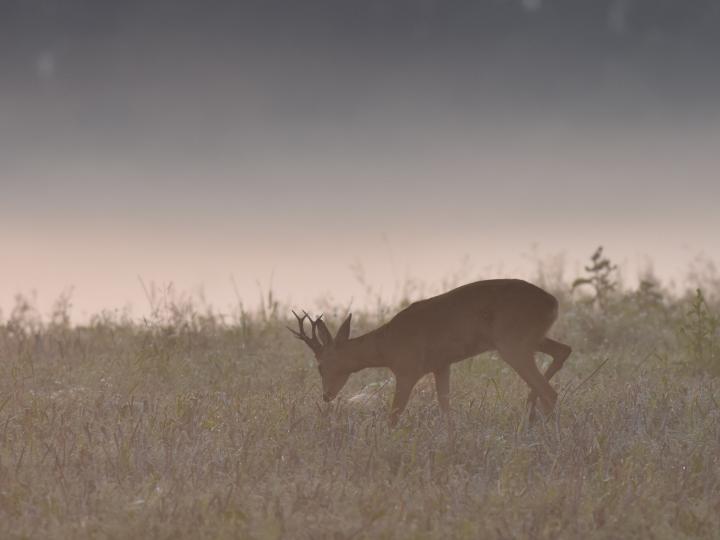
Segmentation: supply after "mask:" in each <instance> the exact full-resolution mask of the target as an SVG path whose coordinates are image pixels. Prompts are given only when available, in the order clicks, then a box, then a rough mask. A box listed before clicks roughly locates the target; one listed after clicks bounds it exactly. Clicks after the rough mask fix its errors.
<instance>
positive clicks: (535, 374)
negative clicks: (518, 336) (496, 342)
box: [498, 346, 557, 415]
mask: <svg viewBox="0 0 720 540" xmlns="http://www.w3.org/2000/svg"><path fill="white" fill-rule="evenodd" d="M498 351H499V352H500V356H502V358H503V360H505V361H506V362H507V363H508V364H510V366H511V367H512V368H513V369H514V370H515V371H517V373H518V375H520V377H521V378H522V379H523V380H524V381H525V382H526V383H527V385H528V386H529V387H530V390H531V392H534V393H535V394H536V395H537V396H539V397H540V407H541V409H542V411H543V413H544V414H545V415H549V414H550V413H551V412H552V410H553V407H554V406H555V402H556V401H557V392H555V390H553V387H552V386H550V383H548V381H547V379H546V378H545V377H543V375H542V373H540V370H539V369H538V367H537V365H536V364H535V353H534V350H533V349H532V348H529V347H524V346H521V347H517V346H513V347H502V348H498Z"/></svg>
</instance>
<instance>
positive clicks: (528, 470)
mask: <svg viewBox="0 0 720 540" xmlns="http://www.w3.org/2000/svg"><path fill="white" fill-rule="evenodd" d="M535 281H536V282H537V283H538V284H539V285H542V286H545V287H546V288H548V290H550V291H551V292H553V293H554V294H556V296H557V297H558V298H559V300H560V302H561V312H560V317H559V320H558V322H557V324H556V325H555V327H554V328H553V330H552V331H551V335H552V336H554V337H557V338H558V339H561V340H562V341H564V342H566V343H569V344H571V345H572V346H573V349H574V351H573V354H572V356H571V357H570V359H569V360H568V362H567V363H566V365H565V368H564V369H563V370H562V371H561V372H560V373H559V374H558V375H557V376H556V377H555V379H553V382H552V384H553V386H554V387H555V388H556V389H558V391H559V394H560V400H559V405H558V407H557V410H556V413H555V414H554V415H553V416H551V417H549V418H546V419H544V420H542V421H540V422H538V423H536V424H533V425H529V423H528V422H527V414H526V411H525V398H526V395H527V387H526V386H525V385H524V383H523V382H522V381H521V380H520V379H519V377H518V376H517V375H516V374H515V373H514V372H512V371H511V370H510V368H508V367H507V366H506V365H505V364H504V363H503V362H502V361H501V360H500V359H499V358H498V357H497V356H496V355H495V354H492V353H491V354H485V355H482V356H479V357H477V358H473V359H470V360H466V361H465V362H462V363H459V364H455V365H454V366H453V369H452V376H451V377H452V378H451V406H452V410H453V413H452V418H453V423H452V428H451V427H450V426H449V425H448V424H447V423H446V422H445V421H444V419H443V418H442V416H441V415H440V413H439V411H438V407H437V403H436V401H435V397H434V389H433V387H432V385H431V384H428V383H427V382H421V384H420V385H419V386H418V388H416V391H415V395H414V396H413V397H412V399H411V401H410V404H409V407H408V409H407V411H406V412H405V413H404V415H403V416H402V418H401V420H400V424H399V426H398V427H397V428H395V429H390V428H389V427H388V424H387V409H388V404H389V400H390V399H391V395H392V388H393V381H392V380H391V378H390V373H389V372H387V371H384V370H382V369H377V370H366V371H364V372H361V373H358V374H355V375H353V376H352V377H351V378H350V381H349V383H348V385H347V386H346V387H345V389H344V390H343V391H342V393H341V396H340V397H339V398H338V400H336V401H335V402H333V403H331V404H326V403H324V402H323V401H322V399H321V388H320V378H319V376H318V374H317V371H316V368H315V365H314V359H313V358H312V355H311V353H310V351H309V350H307V348H306V347H305V346H304V344H303V343H301V342H299V341H298V340H296V339H294V338H293V337H292V335H291V334H290V332H288V331H287V329H286V328H285V326H286V325H288V324H294V318H293V316H292V314H291V312H290V308H291V307H295V306H287V305H284V304H283V303H282V302H279V301H278V300H276V299H275V298H273V297H272V295H271V294H269V295H266V296H265V298H264V300H263V302H262V304H261V305H260V307H259V308H258V309H255V310H252V311H247V310H244V309H242V306H240V305H238V307H237V309H236V310H235V311H234V312H233V313H230V314H225V315H224V314H221V313H219V312H217V311H214V310H213V309H211V308H209V307H207V306H199V305H198V303H197V302H195V301H193V300H192V299H188V298H186V297H183V296H182V295H173V294H171V293H169V292H168V291H165V293H163V291H160V290H156V289H154V290H153V291H151V292H150V294H149V298H150V300H151V302H152V305H153V310H152V314H151V316H149V317H147V318H145V319H143V320H133V319H131V318H128V317H125V316H123V315H122V314H118V313H113V312H107V313H103V314H99V315H97V316H95V317H93V319H92V320H91V321H90V322H89V323H87V324H85V325H82V326H80V325H74V324H72V322H71V319H70V299H68V298H61V299H60V300H59V301H58V304H57V307H56V309H55V311H54V312H53V313H52V314H51V315H50V316H46V317H41V316H40V315H39V314H38V313H37V312H36V310H35V309H34V307H33V305H32V303H29V302H28V301H27V300H26V299H24V298H22V297H18V299H17V304H16V306H15V308H14V309H13V310H12V311H10V312H8V313H5V314H4V316H3V318H2V320H1V321H0V537H2V538H8V539H9V538H76V539H84V538H116V539H120V538H248V539H273V538H303V539H304V538H308V539H309V538H328V539H338V540H340V539H350V538H353V539H371V538H373V539H374V538H388V539H389V538H413V539H423V538H428V539H429V538H468V539H476V538H498V539H501V538H538V539H546V538H547V539H550V538H553V539H555V538H588V539H600V538H608V539H610V538H612V539H615V538H657V539H679V538H718V537H720V380H719V379H718V375H720V322H719V320H718V314H720V303H719V300H720V288H718V286H717V281H712V280H710V281H708V282H707V283H704V284H703V286H702V287H700V288H696V287H695V286H691V285H688V286H687V287H684V288H683V289H682V290H680V291H677V290H676V291H674V292H670V291H669V290H668V289H666V288H665V287H664V285H663V284H662V283H659V282H658V281H657V280H654V279H652V278H648V279H645V280H641V281H640V283H639V285H638V286H636V287H624V286H622V284H621V283H619V281H618V280H617V277H616V272H615V268H614V266H613V265H612V264H611V263H610V262H609V261H608V260H607V259H606V258H604V256H603V255H602V253H600V255H598V257H596V258H595V259H593V261H591V263H590V265H589V266H588V269H587V270H586V272H585V273H584V274H583V275H582V276H580V280H579V281H576V282H575V283H572V282H566V281H564V280H560V279H554V280H553V279H548V278H547V276H544V275H539V276H538V279H537V280H535ZM573 285H574V287H573ZM370 294H371V293H370ZM411 299H412V294H407V295H401V297H400V298H398V299H396V300H395V301H393V302H384V301H383V300H382V298H381V297H378V298H377V302H375V303H374V304H372V303H371V305H375V306H376V307H373V308H368V309H365V310H362V311H360V312H355V314H354V323H355V326H354V329H353V335H357V334H358V333H360V332H363V331H364V330H369V329H371V328H373V327H374V326H375V325H377V324H380V323H382V322H383V321H385V320H388V318H389V317H391V316H392V314H393V313H394V312H395V311H396V310H397V309H400V308H401V307H402V306H404V305H407V303H408V302H409V301H410V300H411ZM322 309H323V311H324V312H325V317H326V318H327V319H328V321H330V322H331V323H332V324H334V325H335V326H336V325H337V324H338V323H339V320H340V317H341V316H342V315H343V314H344V312H343V307H341V306H332V305H325V306H322ZM316 311H319V310H316ZM332 324H331V326H332ZM538 360H539V362H541V363H546V362H547V359H546V358H544V357H542V356H541V355H538Z"/></svg>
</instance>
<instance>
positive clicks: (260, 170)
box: [0, 0, 720, 318]
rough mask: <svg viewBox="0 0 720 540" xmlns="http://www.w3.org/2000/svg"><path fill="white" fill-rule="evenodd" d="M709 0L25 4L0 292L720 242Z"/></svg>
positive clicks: (86, 292)
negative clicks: (139, 277) (357, 265)
mask: <svg viewBox="0 0 720 540" xmlns="http://www.w3.org/2000/svg"><path fill="white" fill-rule="evenodd" d="M718 66H720V3H718V2H716V1H713V0H693V1H692V2H688V1H684V0H662V1H661V0H555V1H553V0H544V1H540V0H524V1H521V0H517V1H515V0H487V1H483V0H472V1H471V0H462V1H460V0H443V1H439V0H438V1H432V0H422V1H421V0H415V1H390V0H357V1H350V0H326V1H315V0H304V1H302V2H290V1H287V2H279V1H269V0H262V1H260V0H258V1H255V2H245V1H235V2H230V1H219V0H215V1H213V0H205V1H197V2H189V1H178V0H175V1H160V0H156V1H153V2H147V1H129V0H126V1H123V2H117V1H114V0H112V1H111V0H83V1H80V0H62V1H61V0H56V1H50V0H48V1H40V0H24V1H19V0H6V1H4V2H1V3H0V248H1V249H2V261H1V262H2V266H1V270H0V278H1V279H0V309H2V311H3V313H4V314H5V315H7V313H8V311H9V309H10V308H11V306H12V299H13V295H14V294H16V293H18V292H23V293H28V292H30V291H32V290H37V293H38V303H39V304H40V306H41V308H42V309H44V310H47V309H48V306H49V305H50V303H51V302H52V301H53V299H54V298H55V297H56V296H57V295H58V294H59V293H60V292H62V291H63V290H65V289H66V288H67V287H70V286H72V287H74V294H73V298H74V304H75V310H74V311H75V313H76V314H77V316H78V318H81V317H82V316H83V314H86V313H91V312H95V311H97V310H99V309H101V308H103V307H122V306H123V305H125V304H127V303H131V304H133V305H134V306H135V312H136V313H139V312H141V311H142V309H144V307H145V306H144V299H143V293H142V288H141V287H140V285H139V282H138V276H142V278H143V280H145V281H146V282H150V281H155V282H157V283H167V282H174V283H175V284H176V286H177V287H178V288H179V289H180V290H185V291H188V292H194V291H197V290H199V289H200V288H201V287H202V288H203V289H204V291H205V294H206V296H207V298H208V299H209V300H210V301H211V302H213V303H214V304H216V305H217V306H218V307H220V308H225V307H226V306H227V305H229V304H230V303H232V302H234V298H235V293H234V291H233V285H232V282H231V278H230V276H234V280H235V282H236V284H237V287H238V290H239V292H240V294H241V296H242V297H243V298H244V299H245V301H246V302H247V303H248V304H250V305H252V304H254V303H255V302H256V297H257V285H256V283H257V282H258V281H260V282H261V283H262V284H263V286H267V285H268V284H269V281H270V278H271V276H272V279H273V286H274V287H275V289H276V291H277V293H278V294H279V295H280V296H281V297H282V298H286V299H290V300H292V301H294V302H295V303H299V304H311V303H312V300H314V299H316V298H318V297H321V296H325V295H328V294H332V295H333V296H334V297H335V298H336V299H337V300H339V301H342V302H346V301H349V299H350V298H351V297H354V298H355V301H356V302H359V301H361V298H360V297H361V294H360V292H359V291H360V287H359V286H358V284H357V280H356V279H355V277H354V272H353V271H352V270H351V267H352V266H353V265H354V264H355V263H357V262H360V263H362V264H363V265H364V267H365V270H366V278H367V279H368V281H370V282H371V283H372V284H373V285H374V286H375V287H376V288H378V289H381V290H383V291H385V292H386V293H387V294H390V292H391V291H392V290H393V287H394V283H395V282H396V281H398V280H400V281H401V280H402V279H404V277H405V276H408V275H409V276H412V277H414V278H418V279H421V280H425V281H428V282H430V283H438V282H439V281H440V280H441V279H442V278H443V277H445V276H448V275H450V274H452V273H453V272H454V271H456V270H457V269H458V268H459V267H460V266H461V265H462V264H463V263H462V261H463V260H464V259H466V258H467V260H468V261H469V264H470V268H471V270H470V271H469V273H468V277H476V276H479V275H482V276H485V277H490V276H497V275H521V276H530V275H532V274H533V273H534V262H533V258H534V256H535V255H533V253H535V254H539V256H540V258H542V257H543V256H554V255H556V254H564V257H565V261H566V274H567V275H568V277H573V276H574V275H575V272H576V271H577V270H578V269H579V268H580V264H581V262H582V261H584V260H585V259H586V258H587V257H588V256H589V254H590V253H591V252H592V251H593V249H594V248H595V246H596V245H598V244H603V245H605V246H606V250H607V251H608V253H609V254H610V255H611V256H614V257H615V258H616V259H617V260H619V261H621V262H623V263H624V264H625V265H626V268H627V270H626V273H629V274H630V275H628V277H629V278H630V279H632V278H633V277H634V275H632V274H633V273H634V272H636V271H637V269H638V268H642V267H643V266H644V265H645V264H647V260H648V258H649V259H651V260H652V261H654V267H655V270H656V272H657V273H658V274H660V275H661V276H664V277H666V278H670V277H674V278H679V277H682V275H683V274H684V272H685V271H686V269H687V265H688V262H689V261H690V260H691V259H692V258H693V257H695V256H696V255H697V254H698V253H704V254H705V256H707V257H708V258H710V259H714V260H718V259H720V240H719V239H718V234H717V232H718V230H719V228H720V217H718V211H717V205H718V199H719V198H720V181H718V178H720V175H718V170H719V169H720V68H718Z"/></svg>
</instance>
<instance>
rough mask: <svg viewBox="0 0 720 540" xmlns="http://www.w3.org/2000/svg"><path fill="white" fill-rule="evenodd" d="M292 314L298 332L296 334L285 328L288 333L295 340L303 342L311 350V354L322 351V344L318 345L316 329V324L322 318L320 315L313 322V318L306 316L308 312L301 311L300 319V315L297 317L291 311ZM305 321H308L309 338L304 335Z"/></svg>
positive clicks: (293, 311)
mask: <svg viewBox="0 0 720 540" xmlns="http://www.w3.org/2000/svg"><path fill="white" fill-rule="evenodd" d="M292 314H293V315H295V318H296V319H297V321H298V330H299V331H297V332H296V331H295V330H293V329H292V328H290V327H289V326H288V327H287V329H288V330H290V332H292V333H293V335H294V336H295V337H296V338H298V339H301V340H303V341H304V342H305V343H306V344H307V346H308V347H310V348H311V349H312V350H313V352H315V353H318V352H320V350H321V349H322V343H320V340H319V339H318V337H317V330H316V328H317V324H318V322H319V321H320V319H321V318H322V315H320V316H319V317H318V318H316V319H315V320H313V318H312V317H311V316H310V315H309V314H308V312H307V311H304V310H303V316H302V317H301V316H300V315H298V314H297V313H295V310H292ZM305 319H308V320H309V321H310V328H311V331H312V335H311V336H308V335H307V334H306V333H305Z"/></svg>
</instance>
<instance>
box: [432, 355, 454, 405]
mask: <svg viewBox="0 0 720 540" xmlns="http://www.w3.org/2000/svg"><path fill="white" fill-rule="evenodd" d="M433 375H434V376H435V391H436V392H437V399H438V403H439V404H440V410H441V411H442V413H443V414H444V415H445V416H447V415H448V414H449V413H450V366H449V365H447V366H445V367H442V368H439V369H436V370H435V371H433Z"/></svg>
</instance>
